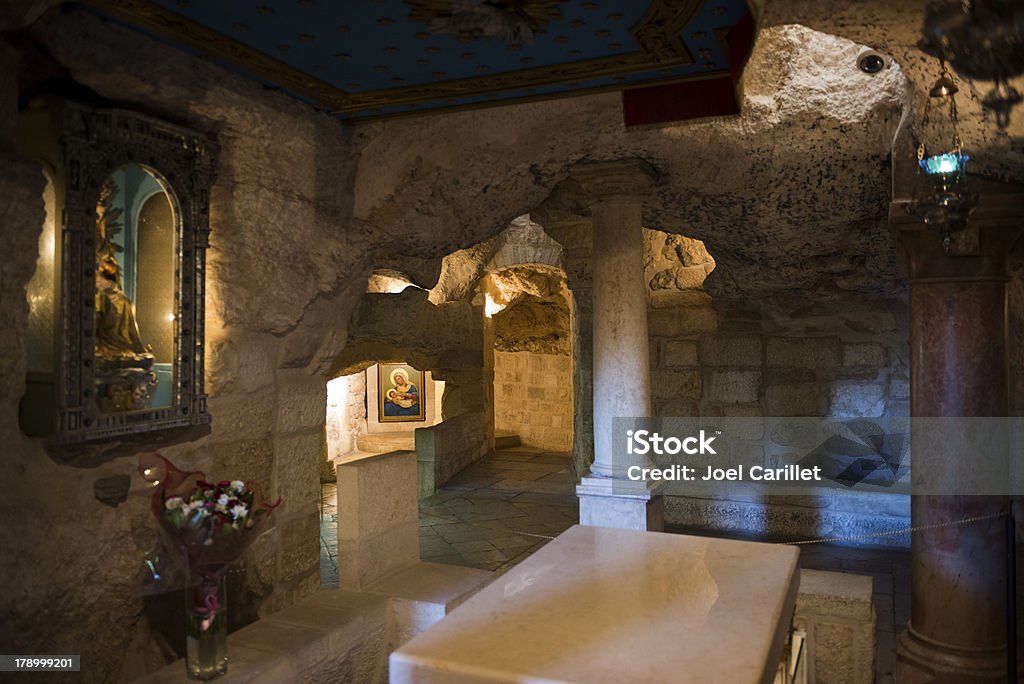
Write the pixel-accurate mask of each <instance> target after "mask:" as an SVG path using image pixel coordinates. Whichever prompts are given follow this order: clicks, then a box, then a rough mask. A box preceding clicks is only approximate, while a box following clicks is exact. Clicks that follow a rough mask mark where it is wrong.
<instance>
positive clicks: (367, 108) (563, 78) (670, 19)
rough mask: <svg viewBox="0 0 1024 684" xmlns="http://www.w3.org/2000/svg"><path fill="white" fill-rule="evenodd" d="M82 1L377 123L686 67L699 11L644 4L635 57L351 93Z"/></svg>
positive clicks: (105, 3) (681, 4)
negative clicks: (484, 98)
mask: <svg viewBox="0 0 1024 684" xmlns="http://www.w3.org/2000/svg"><path fill="white" fill-rule="evenodd" d="M85 2H86V4H88V5H91V6H92V7H95V8H96V9H98V10H100V11H102V12H104V13H106V14H109V15H111V16H114V17H117V18H119V19H121V20H123V21H126V22H128V23H132V24H136V25H138V26H141V27H144V28H146V29H148V30H150V31H153V32H154V33H157V34H160V35H163V36H166V37H167V38H170V39H172V40H176V41H179V42H181V43H184V44H186V45H189V46H190V47H192V48H194V49H196V50H198V51H199V52H200V53H202V54H203V55H205V56H209V57H212V58H214V59H217V60H221V61H224V62H227V63H230V64H232V65H234V66H236V67H239V68H241V69H243V70H245V71H248V72H250V73H252V74H254V75H256V76H259V77H261V78H264V79H266V80H268V81H270V82H272V83H275V84H277V85H280V86H281V87H283V88H285V89H288V90H291V91H293V92H295V93H298V94H301V95H304V96H306V97H309V98H311V99H313V100H314V101H316V102H318V103H320V104H322V105H324V106H326V107H328V108H329V109H330V110H332V113H335V114H349V115H351V114H356V113H364V114H368V115H369V116H366V117H365V118H385V117H388V116H394V115H395V114H383V115H378V116H377V117H375V116H373V112H374V110H380V109H382V108H385V107H392V106H410V105H419V104H426V103H432V102H443V101H445V100H451V99H458V98H464V97H472V96H480V95H492V94H499V93H503V92H508V91H516V90H529V89H530V88H535V87H539V86H549V85H554V84H558V83H572V82H575V81H584V80H593V79H599V78H608V77H616V76H625V75H629V74H636V73H643V72H647V71H657V70H662V69H669V68H675V67H680V66H689V65H691V64H693V57H692V55H690V53H689V51H688V50H687V49H686V46H685V45H684V44H683V42H682V41H681V40H680V38H679V34H680V32H681V31H682V30H683V29H684V28H685V27H686V25H687V24H689V22H690V21H691V20H692V19H693V17H694V15H695V14H696V13H697V11H698V10H699V8H700V6H701V4H702V0H651V3H650V6H649V7H648V9H647V12H646V13H645V14H644V16H643V17H642V18H641V19H640V21H638V22H637V23H636V24H635V25H634V26H633V27H632V29H631V30H630V33H631V35H632V36H633V38H634V40H636V42H637V44H638V45H639V46H640V48H641V50H640V51H634V52H625V53H622V54H615V55H607V56H604V57H598V58H594V59H587V60H580V61H577V62H570V63H565V64H556V65H548V66H541V67H533V68H529V69H519V70H515V71H508V72H503V73H495V74H489V75H486V76H478V77H471V78H463V79H455V80H448V81H438V82H436V83H427V84H418V85H412V86H402V87H396V88H387V89H382V90H374V91H369V92H363V93H352V92H347V91H345V90H343V89H341V88H338V87H336V86H334V85H331V84H330V83H326V82H325V81H322V80H320V79H318V78H315V77H313V76H311V75H309V74H307V73H305V72H304V71H302V70H300V69H298V68H295V67H293V66H290V65H288V64H285V63H283V62H281V61H279V60H277V59H275V58H273V57H270V56H268V55H266V54H264V53H262V52H260V51H259V50H256V49H255V48H252V47H249V46H247V45H244V44H243V43H240V42H238V41H237V40H235V39H233V38H230V37H228V36H225V35H223V34H221V33H219V32H217V31H215V30H213V29H210V28H208V27H206V26H203V25H202V24H199V23H197V22H194V21H192V20H190V19H187V18H185V17H183V16H181V15H179V14H177V13H175V12H173V11H171V10H168V9H165V8H163V7H161V6H159V5H156V4H154V3H152V2H149V1H148V0H85ZM722 73H723V72H721V71H718V72H714V73H712V72H703V73H699V74H694V75H692V76H688V77H682V78H680V77H678V76H677V77H675V78H674V79H673V80H674V81H676V82H678V81H689V80H704V79H707V78H709V77H714V76H720V75H722ZM666 82H667V81H666ZM631 85H632V86H633V87H635V86H636V85H639V84H625V83H623V84H618V85H612V86H599V87H596V88H588V89H580V90H567V91H566V92H565V93H556V94H545V95H543V96H538V97H532V96H527V97H515V98H511V97H510V98H502V99H495V100H493V101H489V102H482V103H461V104H459V103H454V106H451V105H444V106H440V107H436V108H433V107H432V108H430V109H427V108H424V109H422V110H418V111H416V112H401V113H398V114H408V113H420V112H425V111H448V110H450V109H453V108H459V109H464V108H467V107H480V106H492V105H494V104H513V103H516V102H524V101H530V100H536V99H541V98H544V99H549V98H551V97H558V96H573V95H579V94H582V93H589V92H601V91H607V90H624V89H627V88H629V87H631ZM361 118H362V117H361Z"/></svg>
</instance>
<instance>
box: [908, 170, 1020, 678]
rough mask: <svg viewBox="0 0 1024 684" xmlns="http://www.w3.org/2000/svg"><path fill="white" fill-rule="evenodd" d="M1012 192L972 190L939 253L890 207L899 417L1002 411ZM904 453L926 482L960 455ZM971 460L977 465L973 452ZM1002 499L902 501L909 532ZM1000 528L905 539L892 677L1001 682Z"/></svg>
mask: <svg viewBox="0 0 1024 684" xmlns="http://www.w3.org/2000/svg"><path fill="white" fill-rule="evenodd" d="M1021 206H1024V195H1022V194H1018V193H1012V194H1011V193H1006V192H1005V190H1004V191H1003V192H1001V193H988V192H986V193H984V194H983V195H982V198H981V201H980V203H979V206H978V208H977V209H976V210H975V212H974V214H973V216H972V217H971V221H970V226H969V227H968V229H967V230H965V231H963V232H962V233H958V234H955V235H954V236H953V237H954V240H953V242H952V244H951V246H950V248H949V249H948V251H947V250H944V249H943V246H942V241H941V237H940V236H939V235H936V234H935V233H933V232H929V231H928V230H926V229H925V227H924V226H923V225H922V224H921V223H920V222H918V221H917V220H916V219H915V218H913V217H911V216H910V215H908V214H907V213H906V211H905V205H903V204H898V203H894V204H893V207H892V210H891V212H890V222H891V224H892V226H893V228H894V229H895V230H896V232H897V234H898V237H899V242H900V246H901V248H902V250H903V252H904V256H905V257H906V260H907V263H908V268H909V276H910V364H911V416H912V417H913V418H926V417H987V416H1005V415H1007V390H1008V368H1007V308H1006V304H1007V301H1006V282H1007V271H1006V265H1007V263H1006V262H1007V255H1008V254H1009V252H1010V249H1011V247H1012V246H1013V244H1014V242H1016V240H1017V239H1018V238H1019V237H1020V235H1021V233H1022V227H1024V222H1022V220H1021V217H1020V215H1019V208H1020V207H1021ZM927 451H928V453H917V452H916V451H915V452H914V453H912V454H911V458H912V467H913V468H927V472H928V473H929V474H930V475H931V476H933V477H934V476H935V475H936V474H941V473H942V472H943V471H944V470H948V471H950V472H953V471H955V470H956V467H955V466H956V463H955V459H962V458H963V456H964V454H963V453H962V450H959V449H956V448H955V447H952V448H950V449H949V450H947V451H945V452H944V451H943V449H942V446H941V445H934V446H933V448H930V449H928V450H927ZM981 457H984V456H983V455H982V456H981ZM1007 503H1008V499H1007V497H999V496H913V497H912V499H911V520H912V523H913V525H914V526H915V527H919V528H927V526H929V525H933V524H938V523H947V522H952V521H956V520H959V519H962V518H965V517H969V516H986V515H997V514H999V513H1000V512H1001V511H1003V510H1005V509H1006V506H1007ZM1005 553H1006V533H1005V520H1004V519H1003V518H994V519H990V520H982V521H978V522H972V523H967V524H964V525H952V526H948V527H937V528H934V529H920V530H919V531H917V532H914V533H913V537H912V572H913V581H912V598H911V619H910V624H909V625H908V626H907V630H906V631H905V632H904V633H903V634H901V635H900V638H899V643H898V646H897V670H896V675H897V676H896V680H897V681H898V682H900V683H901V684H916V683H917V682H997V681H1005V679H1003V678H1004V677H1005V676H1006V615H1005V609H1006V597H1007V594H1006V587H1007V578H1006V570H1005V567H1006V566H1005V562H1006V561H1005Z"/></svg>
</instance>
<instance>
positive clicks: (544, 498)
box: [420, 447, 579, 572]
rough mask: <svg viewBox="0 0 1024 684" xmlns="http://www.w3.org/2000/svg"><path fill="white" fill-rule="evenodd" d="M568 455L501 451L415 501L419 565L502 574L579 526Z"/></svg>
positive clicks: (515, 449) (531, 450)
mask: <svg viewBox="0 0 1024 684" xmlns="http://www.w3.org/2000/svg"><path fill="white" fill-rule="evenodd" d="M575 484H576V479H575V476H574V475H573V472H572V458H571V455H570V454H568V453H556V452H549V451H542V450H540V449H530V448H521V447H518V448H514V449H501V450H499V451H496V452H494V454H493V455H491V456H488V457H487V458H485V459H483V460H481V461H479V462H477V463H475V464H473V465H471V466H470V467H469V468H466V469H465V470H463V471H462V472H461V473H459V474H458V475H456V476H455V477H454V478H453V479H452V480H450V481H449V482H448V483H447V484H446V485H445V486H444V487H442V488H441V490H440V491H438V492H437V493H436V494H435V495H434V496H432V497H430V498H428V499H424V500H422V501H420V558H421V559H423V560H425V561H430V562H434V563H452V564H455V565H468V566H471V567H474V568H480V569H483V570H493V571H498V572H503V571H505V570H507V569H508V568H510V567H512V566H514V565H515V564H516V563H518V562H520V561H521V560H523V559H524V558H526V557H527V556H529V555H530V554H531V553H533V552H534V551H536V550H537V549H539V548H540V547H541V546H543V545H544V544H546V543H547V542H548V541H549V540H550V539H553V538H554V537H556V536H558V535H559V534H561V533H562V532H564V531H565V530H567V529H569V527H571V526H572V525H575V524H576V523H577V522H578V521H579V507H578V504H577V499H576V493H575Z"/></svg>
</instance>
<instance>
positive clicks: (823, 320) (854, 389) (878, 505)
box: [648, 291, 910, 546]
mask: <svg viewBox="0 0 1024 684" xmlns="http://www.w3.org/2000/svg"><path fill="white" fill-rule="evenodd" d="M903 306H904V305H902V304H901V303H899V302H891V301H889V302H887V301H881V302H874V303H864V304H863V305H860V306H858V305H848V306H845V307H844V308H842V309H839V308H835V307H830V306H828V305H822V304H818V305H807V304H806V303H803V304H802V303H800V302H790V303H788V304H786V303H781V304H780V303H778V302H773V303H772V304H771V305H770V306H769V305H765V306H759V307H754V306H752V305H749V304H729V303H723V304H719V303H717V302H715V303H713V302H712V301H711V299H710V298H709V297H707V295H704V293H702V292H698V291H692V292H689V293H674V294H673V297H672V298H671V299H669V298H654V308H651V309H650V310H649V319H648V320H649V326H650V340H651V343H650V354H651V384H652V390H651V391H652V400H653V405H654V413H655V415H659V416H698V415H700V416H725V417H758V416H765V417H789V416H809V417H814V416H822V417H826V416H827V417H834V418H855V417H882V416H906V415H908V414H909V395H910V390H909V380H908V370H907V365H908V358H909V349H908V345H907V339H908V338H907V333H906V331H905V330H904V329H902V327H901V325H898V324H897V321H903V320H905V319H906V317H905V308H903ZM665 516H666V523H667V524H669V525H670V526H677V527H688V528H711V529H719V530H729V531H732V532H736V533H742V534H751V535H768V536H776V537H788V538H817V537H822V536H829V537H833V536H840V537H849V538H850V539H849V543H851V544H857V543H864V544H872V545H892V546H906V545H908V544H909V535H895V536H891V537H881V536H879V537H860V535H868V534H876V533H879V532H885V531H890V530H895V529H902V528H904V527H907V526H909V516H910V511H909V498H908V497H906V496H901V495H888V494H876V493H870V494H868V493H862V492H845V491H838V490H825V489H811V490H808V495H807V496H801V497H774V498H773V499H772V500H771V501H770V502H765V501H760V500H758V501H751V500H745V501H727V500H723V499H700V498H690V497H687V498H684V497H668V498H667V500H666V503H665Z"/></svg>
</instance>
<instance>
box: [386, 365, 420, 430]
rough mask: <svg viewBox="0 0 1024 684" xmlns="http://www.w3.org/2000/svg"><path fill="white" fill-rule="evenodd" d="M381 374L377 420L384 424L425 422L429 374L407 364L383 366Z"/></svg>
mask: <svg viewBox="0 0 1024 684" xmlns="http://www.w3.org/2000/svg"><path fill="white" fill-rule="evenodd" d="M377 371H378V373H377V407H378V409H379V411H378V413H377V419H378V420H379V421H380V422H382V423H407V422H416V421H425V420H426V419H427V409H426V406H427V387H426V383H425V379H426V378H425V373H424V372H423V371H421V370H416V369H415V368H413V367H412V366H410V365H408V364H405V363H382V364H380V365H379V366H378V367H377Z"/></svg>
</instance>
